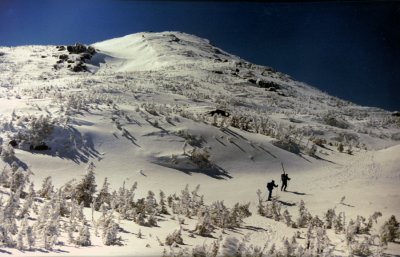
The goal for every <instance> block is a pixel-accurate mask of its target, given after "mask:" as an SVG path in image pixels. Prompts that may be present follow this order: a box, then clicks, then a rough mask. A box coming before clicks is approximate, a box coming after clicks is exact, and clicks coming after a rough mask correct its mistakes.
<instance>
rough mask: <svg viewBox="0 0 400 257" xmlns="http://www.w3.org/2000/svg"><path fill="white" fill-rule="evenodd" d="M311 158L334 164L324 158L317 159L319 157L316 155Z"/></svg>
mask: <svg viewBox="0 0 400 257" xmlns="http://www.w3.org/2000/svg"><path fill="white" fill-rule="evenodd" d="M313 157H314V158H315V159H317V160H320V161H325V162H329V163H332V164H335V163H334V162H333V161H330V160H327V159H324V158H322V157H319V156H317V155H314V156H313Z"/></svg>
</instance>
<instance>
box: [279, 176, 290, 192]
mask: <svg viewBox="0 0 400 257" xmlns="http://www.w3.org/2000/svg"><path fill="white" fill-rule="evenodd" d="M281 180H282V186H281V191H282V190H283V191H285V192H286V188H287V182H288V180H290V178H289V175H288V174H286V173H283V174H282V175H281Z"/></svg>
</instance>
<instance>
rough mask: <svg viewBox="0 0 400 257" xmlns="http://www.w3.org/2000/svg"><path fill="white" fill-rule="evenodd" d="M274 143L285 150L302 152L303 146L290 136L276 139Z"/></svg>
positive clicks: (296, 152)
mask: <svg viewBox="0 0 400 257" xmlns="http://www.w3.org/2000/svg"><path fill="white" fill-rule="evenodd" d="M273 144H274V145H275V146H277V147H279V148H281V149H283V150H286V151H289V152H291V153H294V154H300V152H301V146H300V145H299V144H298V143H296V142H295V141H294V140H293V139H291V138H290V137H286V138H283V139H281V140H278V141H274V142H273Z"/></svg>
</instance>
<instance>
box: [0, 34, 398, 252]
mask: <svg viewBox="0 0 400 257" xmlns="http://www.w3.org/2000/svg"><path fill="white" fill-rule="evenodd" d="M0 110H1V113H0V142H2V145H3V146H2V153H1V155H2V162H4V167H5V168H4V171H3V173H2V174H3V175H2V176H0V178H1V179H0V182H1V185H0V190H1V191H0V193H2V194H3V195H4V196H3V197H4V198H5V199H9V198H10V197H9V196H8V195H9V193H8V192H9V190H10V189H9V188H10V181H9V180H10V178H11V177H12V176H13V175H10V174H15V172H16V170H17V169H19V170H20V171H21V172H25V173H23V174H27V171H28V170H31V171H32V172H33V175H32V176H31V178H30V179H31V181H33V182H34V183H35V189H36V190H39V189H40V188H41V184H42V181H43V180H44V179H45V178H46V177H48V176H51V177H52V184H53V185H54V186H55V189H56V188H60V187H62V188H66V186H65V183H67V182H68V181H70V180H71V179H76V182H71V183H70V186H71V187H72V188H73V187H75V186H76V184H78V183H79V181H81V179H82V177H83V176H84V175H85V174H86V166H87V165H88V164H89V163H90V162H93V164H94V167H95V168H94V172H95V176H96V183H97V185H98V186H97V192H96V193H95V194H94V196H97V195H98V192H99V190H100V188H101V185H102V182H103V180H104V179H105V178H106V177H107V178H108V182H109V183H110V188H111V189H110V191H111V190H114V189H115V190H117V189H118V188H119V187H120V186H122V184H123V182H124V181H125V186H126V188H130V187H131V186H132V185H133V184H134V182H137V183H138V187H137V189H136V190H135V200H137V199H140V198H142V197H146V196H148V191H149V190H152V191H153V192H154V193H156V195H157V196H156V198H157V201H159V200H160V199H159V197H158V192H159V190H163V192H165V194H166V195H167V196H168V195H172V194H174V193H176V194H177V195H178V196H179V195H180V194H181V191H182V190H183V189H184V188H185V186H186V185H189V188H190V190H193V189H194V188H195V187H196V185H200V194H204V205H207V206H203V207H204V208H205V209H207V208H208V210H213V207H210V206H211V204H212V203H213V202H215V201H224V203H225V204H226V205H227V206H228V207H229V208H232V207H233V205H234V204H235V203H236V202H240V203H243V204H244V203H247V202H249V203H250V207H249V208H250V209H249V210H250V211H251V212H252V215H251V216H250V217H246V218H243V222H244V223H242V224H240V225H238V227H235V228H219V227H218V226H216V225H215V224H214V225H213V226H215V230H214V232H212V233H211V234H210V235H209V236H208V237H204V236H200V235H198V234H196V232H195V231H196V230H195V228H196V223H197V222H199V220H202V219H204V216H201V214H198V213H197V214H193V215H188V216H191V218H188V217H186V218H185V221H184V222H183V224H179V219H180V218H183V217H184V216H185V215H182V213H180V212H179V211H177V210H176V209H174V208H173V207H172V206H173V205H171V206H170V207H168V208H169V213H173V212H175V214H171V215H161V214H160V215H159V213H158V212H157V215H156V217H157V218H156V219H157V224H158V225H157V227H154V226H140V225H139V224H137V223H138V222H137V220H136V218H135V219H134V220H136V222H134V221H132V220H131V219H124V217H122V214H121V212H120V211H118V208H117V207H116V205H115V204H114V206H109V208H110V210H109V211H110V212H113V215H114V217H115V221H117V220H118V219H120V221H119V226H120V227H121V228H122V230H121V231H123V232H121V233H120V236H121V237H122V239H123V241H122V245H123V247H113V246H104V245H103V243H102V240H103V242H104V238H102V235H101V233H99V234H98V235H96V234H95V230H97V227H96V226H95V224H96V222H92V221H91V216H90V208H87V209H84V213H85V214H86V216H87V220H88V222H87V224H86V225H85V226H86V227H87V228H88V230H89V231H90V232H91V233H92V236H91V238H92V244H93V245H94V246H91V247H81V248H71V246H73V245H74V242H73V241H69V240H68V239H67V238H68V236H67V234H68V229H65V227H68V226H67V225H65V224H67V220H68V216H66V217H61V218H60V220H59V222H60V223H61V224H62V223H65V224H64V229H61V228H60V232H59V237H58V239H57V242H58V243H57V242H56V244H55V245H54V246H53V250H51V251H52V253H56V252H57V253H59V254H60V255H99V254H100V255H121V253H122V254H123V255H135V256H143V255H152V256H154V255H160V254H161V253H162V252H163V249H164V248H165V249H167V251H168V252H169V254H171V253H170V249H169V247H168V246H166V245H165V244H164V243H162V244H163V245H161V243H160V241H162V242H164V240H165V238H166V237H167V235H168V234H171V233H172V232H173V231H174V229H177V228H180V229H181V233H182V238H183V241H184V243H185V244H186V245H185V246H181V247H179V248H174V249H175V250H174V251H175V252H178V251H179V250H180V249H184V248H185V247H188V248H189V249H192V248H193V249H194V248H196V245H202V244H203V243H204V242H206V243H207V244H211V243H212V242H216V241H215V240H217V241H218V240H219V239H220V240H222V241H221V242H219V243H220V248H219V254H221V255H223V254H225V253H226V252H224V251H229V249H230V248H229V247H228V246H226V245H225V246H224V242H225V243H226V242H228V243H227V244H233V245H231V246H230V247H233V248H234V247H235V243H232V241H229V240H232V239H227V238H230V237H231V236H232V237H236V238H239V239H240V240H242V239H241V238H243V235H245V234H250V235H249V236H248V240H249V244H250V243H251V244H254V245H259V246H260V247H263V246H264V244H265V243H266V242H267V241H269V242H276V244H277V246H282V244H283V245H285V243H282V238H283V237H291V236H292V235H293V234H295V233H297V231H299V235H300V237H299V238H297V241H298V243H297V244H293V245H296V247H298V246H300V245H301V246H302V247H304V245H305V244H306V239H305V238H306V234H307V226H305V227H304V228H301V227H300V228H298V227H296V226H295V225H293V226H290V227H287V226H286V225H285V224H284V220H285V218H283V217H281V218H276V219H278V221H275V220H273V219H268V218H266V217H263V216H262V215H260V214H259V213H258V212H257V209H259V208H258V205H259V202H258V198H257V194H256V192H257V189H261V190H262V198H263V199H264V200H265V194H266V188H265V185H266V183H267V182H268V181H270V180H272V179H274V180H275V182H276V183H278V184H280V183H281V182H280V174H281V173H282V166H283V167H284V168H285V170H286V172H288V173H289V176H290V177H291V178H292V180H291V181H289V187H288V189H289V191H288V192H281V191H279V190H278V189H279V188H278V189H275V190H274V196H275V199H276V200H275V202H274V203H275V204H277V205H279V206H280V207H279V208H281V210H280V212H281V213H283V212H284V210H288V211H289V212H290V213H291V214H292V215H293V220H296V219H297V217H299V214H298V209H299V205H301V204H300V201H301V200H303V201H304V203H305V205H306V206H307V208H308V210H309V211H310V213H311V215H318V216H319V217H320V218H321V219H322V218H323V217H324V214H325V213H326V212H327V210H328V209H330V208H332V209H334V210H335V212H336V214H337V216H340V215H339V213H345V215H346V222H348V221H349V220H350V219H356V217H357V215H363V216H365V217H368V216H369V215H371V214H373V213H374V212H375V211H380V212H382V214H383V217H382V218H381V220H379V226H380V225H382V224H383V222H384V221H385V220H387V219H388V218H389V217H390V216H391V215H396V216H399V214H400V205H399V202H400V201H399V200H400V195H399V189H398V185H399V180H400V176H399V170H398V165H399V163H400V160H399V156H400V144H399V141H400V118H399V117H398V116H397V113H390V112H387V111H385V110H381V109H378V108H373V107H363V106H358V105H356V104H353V103H351V102H348V101H345V100H341V99H339V98H336V97H333V96H330V95H328V94H326V93H324V92H321V91H320V90H318V89H316V88H314V87H312V86H309V85H307V84H304V83H302V82H298V81H296V80H295V79H293V78H291V77H290V76H288V75H286V74H283V73H280V72H278V71H276V70H274V69H273V68H270V67H264V66H260V65H255V64H252V63H249V62H247V61H246V60H243V59H241V58H240V57H237V56H234V55H231V54H229V53H226V52H224V51H223V50H222V49H219V48H217V47H215V46H213V45H212V44H210V42H209V41H208V40H206V39H202V38H199V37H196V36H193V35H188V34H185V33H181V32H162V33H137V34H132V35H128V36H125V37H121V38H115V39H111V40H106V41H103V42H99V43H95V44H92V45H91V46H90V47H89V48H88V47H86V46H83V45H78V44H77V45H76V46H69V47H66V46H57V47H56V46H21V47H12V48H9V47H0ZM216 110H218V112H219V113H222V115H218V114H215V115H214V116H212V115H211V114H210V112H212V111H216ZM35 148H36V149H35ZM13 163H14V164H13ZM13 167H14V168H13ZM4 174H8V177H7V176H5V175H4ZM11 188H12V186H11ZM23 191H25V192H27V191H28V185H26V187H25V188H24V189H23ZM42 191H43V190H42ZM277 191H278V192H277ZM182 197H183V196H181V197H180V198H179V199H181V198H182ZM343 197H344V198H343ZM171 199H173V197H172V198H171ZM39 200H40V201H42V203H39V202H38V201H39ZM175 200H176V201H180V200H178V199H175ZM26 201H27V200H26V199H21V200H20V205H21V206H22V204H23V203H25V202H26ZM46 201H49V200H44V202H46ZM171 201H172V200H171ZM0 202H1V201H0ZM37 202H38V203H37V205H38V207H37V208H38V209H40V208H41V207H42V206H43V205H45V203H43V200H42V198H40V197H37ZM67 203H68V204H69V205H71V204H72V201H71V200H67ZM135 204H137V203H135ZM262 204H263V205H265V206H264V207H265V209H271V208H272V207H271V206H270V204H267V203H265V202H262ZM53 205H54V204H53ZM1 206H3V204H1V205H0V210H6V208H5V207H1ZM4 206H6V205H4ZM135 206H136V207H135ZM135 206H133V207H132V206H131V208H132V210H134V212H138V207H137V205H135ZM1 208H3V209H1ZM20 208H22V207H20ZM69 208H72V207H71V206H70V207H69ZM274 208H275V207H274ZM196 210H197V209H196ZM40 213H41V212H38V213H36V214H35V213H34V212H31V214H30V222H29V224H32V226H34V225H33V224H36V223H38V220H40V218H39V217H40V215H41V214H40ZM0 214H1V213H0ZM264 214H265V213H264ZM147 215H148V213H147ZM94 216H95V218H94V220H96V219H97V218H98V217H100V216H101V212H100V211H95V212H94ZM267 216H268V215H267ZM1 217H2V216H1V215H0V219H1ZM135 217H136V216H135ZM300 217H301V215H300ZM147 218H148V217H147ZM279 219H281V221H279ZM22 220H23V219H22V217H20V218H19V219H18V218H17V219H16V226H17V227H19V228H21V227H23V226H22ZM35 222H36V223H35ZM357 222H359V223H362V222H360V221H357ZM314 225H315V224H314ZM77 226H78V225H77ZM379 226H378V225H376V226H375V227H376V228H375V227H374V229H373V230H371V234H374V233H375V234H379ZM78 227H79V226H78ZM317 227H318V226H317ZM0 228H1V225H0ZM139 229H140V231H141V234H143V236H142V238H138V235H137V234H138V231H139ZM0 231H1V230H0ZM313 231H315V233H316V234H315V236H314V237H315V238H318V236H317V234H318V233H319V232H316V231H317V230H313ZM327 231H328V234H327V237H328V238H329V239H330V242H331V245H330V246H329V247H326V249H328V248H329V249H331V250H332V251H333V252H332V253H333V254H334V255H336V256H347V255H349V254H350V251H351V250H350V248H351V247H353V248H354V247H355V246H354V245H355V244H356V243H354V242H353V243H352V244H350V245H351V247H347V246H346V243H345V242H344V238H345V234H346V233H347V232H345V231H337V233H334V232H333V231H332V230H329V229H327ZM82 233H83V232H82ZM309 233H314V232H309ZM363 236H364V235H356V239H355V242H361V241H362V240H361V238H362V237H363ZM11 237H14V238H15V240H16V241H18V240H17V239H18V233H17V232H16V233H15V234H14V235H11ZM371 238H372V237H371ZM10 240H11V239H10ZM224 240H225V241H224ZM315 240H317V239H315ZM369 240H370V239H369ZM233 241H234V240H233ZM0 242H1V241H0ZM324 242H325V241H324ZM238 244H239V243H238ZM371 244H372V246H371V247H370V248H371V249H372V251H378V247H377V246H376V245H375V246H374V245H373V243H371ZM270 247H271V245H269V246H268V247H267V248H268V249H269V250H270ZM14 248H15V247H11V246H9V247H8V248H7V247H3V246H2V245H1V243H0V252H2V251H4V252H10V253H12V254H25V255H29V256H31V255H43V254H44V253H43V251H42V250H40V251H39V249H43V248H44V246H43V243H42V241H41V239H40V238H38V239H37V244H36V245H35V246H34V247H33V248H34V249H36V250H34V251H25V252H21V251H19V250H16V249H14ZM278 249H279V247H278ZM253 250H254V249H253ZM314 250H315V249H314ZM249 251H250V250H249ZM308 251H311V250H310V249H309V250H308ZM385 251H386V252H387V253H396V251H397V254H398V251H399V248H398V247H396V245H393V244H389V248H388V249H386V250H385ZM209 256H212V255H209ZM265 256H271V255H265ZM272 256H274V255H272ZM296 256H297V255H296ZM298 256H300V255H298ZM326 256H328V255H326Z"/></svg>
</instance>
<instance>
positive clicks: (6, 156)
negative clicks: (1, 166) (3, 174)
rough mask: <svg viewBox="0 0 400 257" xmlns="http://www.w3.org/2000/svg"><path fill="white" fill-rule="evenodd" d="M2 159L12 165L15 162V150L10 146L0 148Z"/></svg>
mask: <svg viewBox="0 0 400 257" xmlns="http://www.w3.org/2000/svg"><path fill="white" fill-rule="evenodd" d="M0 157H1V159H2V160H3V161H4V162H8V163H12V162H13V161H14V160H15V152H14V148H13V147H12V146H11V145H9V144H3V145H2V146H1V147H0Z"/></svg>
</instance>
